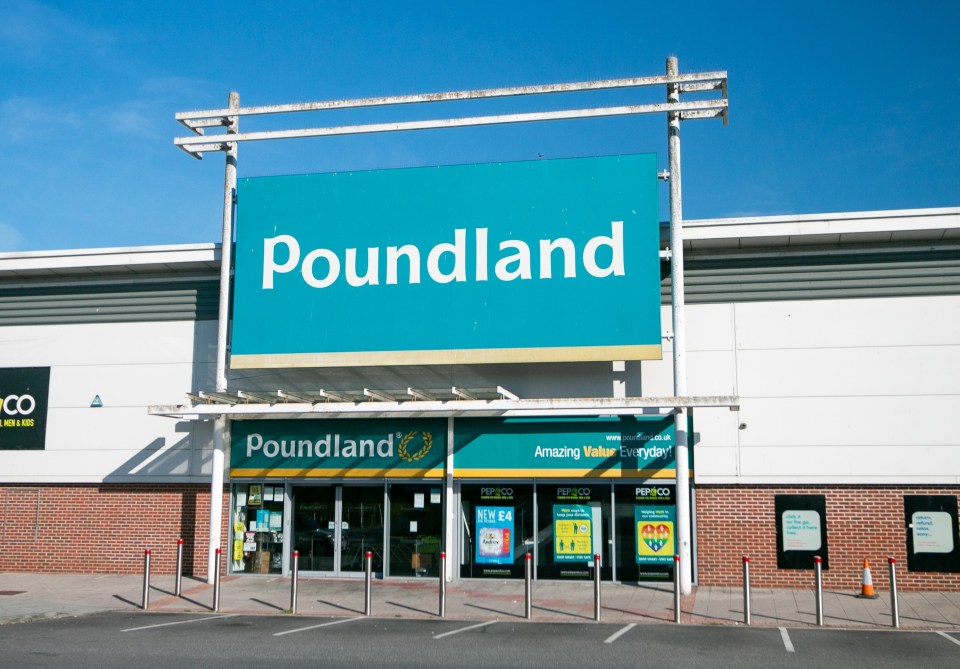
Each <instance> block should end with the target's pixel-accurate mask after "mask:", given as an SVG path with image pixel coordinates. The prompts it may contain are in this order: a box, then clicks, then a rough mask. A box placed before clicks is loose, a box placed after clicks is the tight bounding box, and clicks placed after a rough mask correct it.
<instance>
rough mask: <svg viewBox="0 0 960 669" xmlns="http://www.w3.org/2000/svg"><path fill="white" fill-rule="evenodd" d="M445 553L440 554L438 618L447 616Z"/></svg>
mask: <svg viewBox="0 0 960 669" xmlns="http://www.w3.org/2000/svg"><path fill="white" fill-rule="evenodd" d="M446 574H447V553H446V552H445V551H441V552H440V617H441V618H445V617H446V616H447V576H446Z"/></svg>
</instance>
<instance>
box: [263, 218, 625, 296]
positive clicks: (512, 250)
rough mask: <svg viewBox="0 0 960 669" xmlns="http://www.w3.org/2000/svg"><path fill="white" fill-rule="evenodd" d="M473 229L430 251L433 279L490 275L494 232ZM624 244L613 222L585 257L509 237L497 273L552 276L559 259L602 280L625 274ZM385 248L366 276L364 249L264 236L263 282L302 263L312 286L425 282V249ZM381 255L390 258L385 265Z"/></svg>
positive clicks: (568, 269) (500, 246) (558, 243)
mask: <svg viewBox="0 0 960 669" xmlns="http://www.w3.org/2000/svg"><path fill="white" fill-rule="evenodd" d="M473 233H474V234H473V243H472V244H468V243H467V237H468V235H467V230H466V228H457V229H456V230H454V234H453V241H452V242H441V243H439V244H436V245H435V246H433V247H432V248H430V249H429V250H428V251H427V252H426V254H425V255H426V275H427V276H428V277H429V278H430V280H431V281H434V282H435V283H454V282H456V283H464V282H466V281H469V280H470V279H469V278H468V277H472V280H473V281H488V280H489V279H490V267H489V262H490V258H491V250H490V239H489V237H490V234H489V230H488V229H487V228H477V229H476V230H474V231H473ZM623 246H624V244H623V221H611V222H610V235H609V236H607V235H597V236H595V237H591V238H590V239H589V240H587V243H586V244H584V247H583V250H582V252H581V253H580V254H579V257H578V252H577V247H576V245H575V244H574V242H573V240H571V239H568V238H566V237H560V238H557V239H541V240H538V242H537V243H536V244H533V245H531V244H528V243H527V242H525V241H521V240H517V239H505V240H502V241H500V242H498V243H497V244H496V251H495V252H494V254H495V255H496V254H497V251H499V254H498V255H496V263H495V264H494V266H493V277H494V278H495V279H496V280H498V281H505V282H506V281H516V280H521V281H528V280H533V279H535V278H537V279H552V278H554V276H553V262H554V260H555V259H557V258H559V260H560V262H561V264H562V267H563V278H564V279H573V278H576V276H577V270H578V267H580V266H582V267H583V270H584V271H585V272H586V273H587V274H589V275H590V276H593V277H597V278H604V277H609V276H625V275H626V266H625V263H624V252H623ZM601 249H606V250H605V251H604V252H603V253H602V256H603V258H605V259H606V261H605V263H604V264H601V260H600V259H599V257H600V256H601ZM381 250H382V249H381V248H380V247H376V246H374V247H369V248H367V249H366V261H365V263H364V264H365V268H366V269H365V271H364V273H363V274H361V273H360V270H359V269H358V266H359V264H360V263H359V262H358V260H357V256H358V254H360V250H359V249H356V248H348V249H345V250H344V251H343V259H342V260H341V258H340V255H338V254H337V252H336V251H334V250H332V249H326V248H317V249H312V250H310V251H308V252H307V253H306V255H302V249H301V246H300V242H299V240H297V238H296V237H294V236H293V235H277V236H276V237H268V238H265V239H264V240H263V281H262V284H261V286H262V287H263V289H264V290H272V289H273V288H274V279H275V277H276V275H278V274H289V273H290V272H293V271H294V270H295V269H296V268H297V267H298V266H299V268H300V274H301V276H302V277H303V281H304V282H305V283H306V284H307V285H308V286H310V287H312V288H328V287H330V286H332V285H334V284H335V283H337V282H338V281H339V280H340V279H341V275H342V278H343V279H344V281H345V282H346V284H347V285H348V286H352V287H355V288H359V287H361V286H376V285H380V281H381V276H383V278H384V283H385V284H386V285H396V284H399V283H400V282H401V276H403V277H404V281H405V283H407V284H411V285H412V284H419V283H420V282H421V280H422V277H423V271H422V270H423V268H422V264H423V256H424V252H423V251H421V249H420V248H419V247H418V246H415V245H413V244H405V245H403V246H388V247H386V249H385V250H384V252H383V253H381ZM471 252H472V256H471ZM301 256H302V258H303V259H302V260H301ZM535 256H536V257H535ZM381 257H383V259H384V260H383V262H384V265H383V266H381ZM578 260H579V265H578ZM534 264H536V270H537V271H536V275H534ZM444 267H446V268H447V269H443V268H444ZM401 268H405V269H406V271H405V273H403V272H401ZM381 270H382V271H381Z"/></svg>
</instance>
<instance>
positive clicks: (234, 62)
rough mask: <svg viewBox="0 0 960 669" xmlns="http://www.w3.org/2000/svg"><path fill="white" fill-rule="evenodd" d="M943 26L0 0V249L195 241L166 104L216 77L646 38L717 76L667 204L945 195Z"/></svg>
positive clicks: (442, 60)
mask: <svg viewBox="0 0 960 669" xmlns="http://www.w3.org/2000/svg"><path fill="white" fill-rule="evenodd" d="M958 25H960V3H957V2H945V1H938V2H927V1H926V0H918V1H917V2H913V3H904V2H887V1H885V0H880V1H876V2H859V1H857V2H835V1H834V2H818V1H812V2H804V3H791V2H781V3H771V2H756V3H753V2H749V3H722V2H682V1H678V2H673V3H663V2H660V3H652V2H643V1H641V0H634V1H633V2H605V1H603V0H595V1H594V2H590V3H582V2H577V3H574V2H566V1H564V0H557V1H554V2H539V1H533V2H516V1H514V2H499V1H497V0H487V1H485V2H483V3H465V2H455V1H453V2H451V1H447V2H433V1H432V0H421V1H419V2H404V1H402V0H392V1H389V2H336V3H334V2H323V1H319V0H318V1H314V2H296V1H292V2H287V3H267V2H249V1H245V0H233V1H231V2H203V1H201V0H193V1H190V2H181V1H179V0H167V1H164V2H158V3H133V2H109V1H104V0H100V1H97V2H81V1H77V2H70V1H63V2H51V3H40V2H33V1H30V0H12V1H11V0H0V253H2V252H5V251H41V250H54V249H70V248H95V247H124V246H141V245H154V244H187V243H200V242H212V241H219V237H220V217H221V202H222V199H221V198H222V195H221V192H222V188H223V157H222V155H220V154H208V155H207V157H206V158H204V160H202V161H196V160H194V159H193V158H191V157H189V156H188V155H187V154H185V153H184V152H182V151H180V150H179V149H177V148H175V147H174V146H173V138H174V137H175V136H178V135H183V134H186V133H185V130H184V129H183V128H182V126H180V125H179V124H178V123H176V122H175V121H174V114H175V113H176V112H178V111H189V110H194V109H210V108H221V107H223V106H225V104H226V100H227V95H228V94H229V92H230V91H231V90H236V91H238V92H239V93H240V102H241V105H243V106H252V105H263V104H277V103H287V102H298V101H316V100H328V99H338V98H353V97H372V96H381V95H396V94H404V93H429V92H436V91H448V90H466V89H473V88H488V87H500V86H519V85H530V84H542V83H558V82H570V81H585V80H593V79H609V78H620V77H631V76H646V75H656V74H662V73H663V71H664V62H665V59H666V57H667V56H668V55H676V56H677V57H678V58H679V62H680V69H681V71H682V72H702V71H714V70H726V71H727V72H728V74H729V81H730V89H729V95H730V107H731V111H730V124H729V125H728V126H726V127H725V126H723V125H722V123H721V122H720V121H716V120H707V121H694V122H687V123H685V124H684V125H683V129H682V142H683V152H682V154H683V156H682V157H683V188H684V215H685V217H686V218H688V219H694V218H715V217H731V216H756V215H776V214H794V213H823V212H839V211H868V210H882V209H900V208H905V209H906V208H924V207H944V206H958V205H960V121H958V117H957V109H958V108H960V40H958V39H957V32H956V31H957V26H958ZM656 95H657V96H659V95H660V92H659V91H658V92H657V93H656ZM632 99H633V98H631V97H630V95H626V96H623V95H621V97H614V96H608V95H606V94H605V95H595V96H593V97H586V98H576V99H571V100H566V99H564V100H558V101H554V102H550V103H549V104H551V105H559V106H561V107H563V106H574V105H576V106H580V105H584V104H585V105H590V106H592V105H594V104H595V103H597V104H606V103H612V104H623V103H629V102H631V101H632ZM657 99H658V100H659V99H660V98H659V97H658V98H657ZM643 101H651V100H649V99H646V98H645V99H644V100H643ZM529 104H530V102H529V101H527V100H513V101H498V102H496V103H493V104H491V102H490V101H485V102H484V103H479V104H475V105H473V106H470V105H466V106H460V107H451V106H437V108H436V109H433V108H430V107H426V108H422V109H420V110H419V111H416V110H413V111H411V110H402V111H387V112H382V111H381V112H379V114H380V115H379V116H372V115H371V112H370V111H369V110H367V111H364V112H362V113H361V112H352V113H341V114H339V115H337V116H331V117H330V118H329V119H325V118H321V117H317V116H314V117H307V116H301V117H296V118H293V119H286V122H295V123H296V124H297V125H301V126H302V125H309V126H315V125H325V124H328V123H336V124H341V123H353V122H357V121H358V120H367V119H373V118H376V119H377V120H391V119H394V118H408V117H411V116H405V115H409V114H416V115H418V116H417V117H421V118H422V117H424V116H433V115H437V114H439V115H450V116H453V115H474V114H478V113H493V112H497V111H524V110H527V109H529V108H530V107H529ZM262 127H263V126H262V121H260V122H257V121H254V120H249V119H243V121H242V125H241V130H254V129H261V128H262ZM636 152H656V153H658V154H659V156H660V157H659V162H660V165H661V167H664V168H665V167H666V160H667V159H666V119H665V118H664V117H663V116H652V117H632V118H621V119H615V120H611V119H606V120H591V121H562V122H552V123H542V124H536V125H529V124H526V125H522V126H509V127H504V126H501V127H492V128H471V129H464V130H432V131H425V132H417V133H401V134H395V135H368V136H358V137H342V138H331V139H309V140H285V141H276V142H267V143H256V144H255V143H248V144H243V145H242V146H241V147H240V157H239V174H240V176H241V177H244V176H261V175H269V174H286V173H305V172H329V171H338V170H353V169H377V168H393V167H407V166H420V165H438V164H458V163H471V162H489V161H505V160H531V159H537V158H538V157H539V156H541V155H542V156H544V157H546V158H564V157H571V156H585V155H607V154H618V153H636ZM662 195H663V196H662V198H661V218H663V219H666V217H667V211H666V195H667V190H666V186H663V187H662Z"/></svg>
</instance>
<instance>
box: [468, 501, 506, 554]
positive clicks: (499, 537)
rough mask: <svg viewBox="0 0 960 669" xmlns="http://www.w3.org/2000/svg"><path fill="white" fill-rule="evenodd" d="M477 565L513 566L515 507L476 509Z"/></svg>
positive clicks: (484, 507)
mask: <svg viewBox="0 0 960 669" xmlns="http://www.w3.org/2000/svg"><path fill="white" fill-rule="evenodd" d="M476 531H477V554H476V556H475V560H476V562H477V564H513V507H512V506H478V507H477V508H476Z"/></svg>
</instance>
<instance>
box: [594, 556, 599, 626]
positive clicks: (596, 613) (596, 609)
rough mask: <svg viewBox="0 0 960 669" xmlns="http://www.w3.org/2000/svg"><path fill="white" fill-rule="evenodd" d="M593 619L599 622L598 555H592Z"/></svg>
mask: <svg viewBox="0 0 960 669" xmlns="http://www.w3.org/2000/svg"><path fill="white" fill-rule="evenodd" d="M593 619H594V620H596V621H597V622H600V556H599V555H594V556H593Z"/></svg>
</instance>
